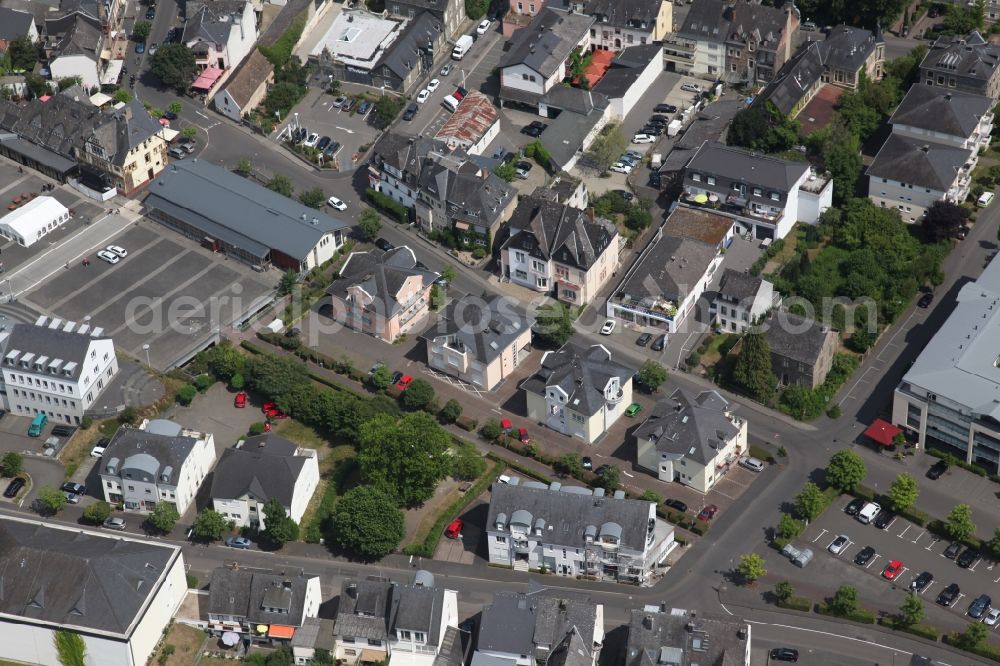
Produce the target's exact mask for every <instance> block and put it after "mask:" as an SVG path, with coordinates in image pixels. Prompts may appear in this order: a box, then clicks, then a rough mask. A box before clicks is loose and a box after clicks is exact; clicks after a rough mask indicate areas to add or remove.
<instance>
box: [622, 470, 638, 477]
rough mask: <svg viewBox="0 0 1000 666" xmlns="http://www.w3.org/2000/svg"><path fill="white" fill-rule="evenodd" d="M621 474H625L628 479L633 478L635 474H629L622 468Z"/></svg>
mask: <svg viewBox="0 0 1000 666" xmlns="http://www.w3.org/2000/svg"><path fill="white" fill-rule="evenodd" d="M622 474H624V475H625V476H627V477H628V478H630V479H634V478H635V475H634V474H629V473H628V472H626V471H625V470H622Z"/></svg>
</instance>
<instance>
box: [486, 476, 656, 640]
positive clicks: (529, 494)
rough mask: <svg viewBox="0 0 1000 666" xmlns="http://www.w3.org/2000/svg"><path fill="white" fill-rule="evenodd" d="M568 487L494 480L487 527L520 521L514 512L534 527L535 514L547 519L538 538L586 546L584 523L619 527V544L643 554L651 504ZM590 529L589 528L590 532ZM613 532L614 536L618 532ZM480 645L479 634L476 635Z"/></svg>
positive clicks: (602, 528) (603, 529)
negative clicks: (501, 518) (502, 521)
mask: <svg viewBox="0 0 1000 666" xmlns="http://www.w3.org/2000/svg"><path fill="white" fill-rule="evenodd" d="M567 488H570V486H562V487H561V488H559V489H555V490H553V489H551V488H546V487H542V488H533V487H531V485H530V484H525V485H508V484H503V483H498V484H493V490H492V494H491V495H490V511H489V519H488V520H487V521H486V529H487V530H488V531H490V532H496V531H498V530H497V528H496V525H497V517H498V516H500V514H504V516H507V517H509V520H508V521H507V524H505V526H504V529H505V530H506V529H507V525H509V524H510V523H511V522H515V521H517V520H520V518H519V517H518V516H516V515H515V514H516V513H517V512H523V513H522V516H524V519H525V521H526V522H529V523H530V525H531V527H529V528H528V529H532V528H533V526H534V523H535V521H537V520H538V519H539V518H541V519H542V520H544V521H545V527H546V535H545V536H543V537H540V538H539V540H541V541H544V542H545V543H551V544H553V545H559V546H566V547H580V548H582V547H584V546H585V545H586V539H585V532H586V530H587V528H588V527H592V528H594V530H596V532H595V536H599V535H601V534H611V533H615V532H617V531H619V530H620V531H621V536H620V537H618V538H619V540H620V543H621V547H622V548H626V549H630V550H633V551H635V552H639V553H641V552H643V551H644V550H645V547H646V537H647V535H648V534H649V528H650V525H649V520H650V507H651V506H652V505H651V504H650V502H645V501H643V500H634V499H625V498H621V499H619V498H615V497H594V496H593V495H592V494H591V493H590V491H589V490H587V489H584V488H579V487H574V488H573V490H576V491H580V492H574V491H573V490H567ZM594 530H592V532H593V531H594ZM616 536H617V535H616ZM479 640H480V647H482V635H480V637H479Z"/></svg>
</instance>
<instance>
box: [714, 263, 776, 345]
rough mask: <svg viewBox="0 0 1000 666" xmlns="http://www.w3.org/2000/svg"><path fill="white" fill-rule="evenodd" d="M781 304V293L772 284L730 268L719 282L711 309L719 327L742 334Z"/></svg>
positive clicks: (724, 272)
mask: <svg viewBox="0 0 1000 666" xmlns="http://www.w3.org/2000/svg"><path fill="white" fill-rule="evenodd" d="M780 305H781V294H779V293H778V292H776V291H775V290H774V285H773V284H771V283H770V282H769V281H767V280H765V279H763V278H761V277H758V276H756V275H751V274H750V273H749V272H746V273H741V272H740V271H736V270H733V269H732V268H727V269H726V270H725V271H723V273H722V278H721V279H720V280H719V291H718V293H717V294H716V297H715V300H713V301H712V305H711V308H710V310H711V313H712V316H713V317H714V320H715V324H716V326H717V327H718V328H720V329H722V330H723V331H726V332H730V333H743V332H745V331H746V330H747V329H748V328H749V327H750V326H751V325H753V323H754V322H755V321H759V320H762V319H763V318H764V317H765V316H766V315H767V313H768V312H769V311H771V310H772V309H774V308H777V307H779V306H780Z"/></svg>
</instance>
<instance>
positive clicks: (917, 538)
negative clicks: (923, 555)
mask: <svg viewBox="0 0 1000 666" xmlns="http://www.w3.org/2000/svg"><path fill="white" fill-rule="evenodd" d="M925 534H927V530H923V531H921V532H920V534H918V535H917V536H916V538H915V539H914V540H913V543H916V542H918V541H920V537H922V536H924V535H925Z"/></svg>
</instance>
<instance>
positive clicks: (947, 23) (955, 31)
mask: <svg viewBox="0 0 1000 666" xmlns="http://www.w3.org/2000/svg"><path fill="white" fill-rule="evenodd" d="M983 7H984V4H983V0H977V1H976V2H974V3H972V4H971V5H952V4H948V5H947V10H946V11H945V15H944V30H945V32H947V33H949V34H952V35H961V36H963V37H964V36H965V35H967V34H969V33H970V32H972V31H973V30H982V29H983Z"/></svg>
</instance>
